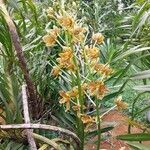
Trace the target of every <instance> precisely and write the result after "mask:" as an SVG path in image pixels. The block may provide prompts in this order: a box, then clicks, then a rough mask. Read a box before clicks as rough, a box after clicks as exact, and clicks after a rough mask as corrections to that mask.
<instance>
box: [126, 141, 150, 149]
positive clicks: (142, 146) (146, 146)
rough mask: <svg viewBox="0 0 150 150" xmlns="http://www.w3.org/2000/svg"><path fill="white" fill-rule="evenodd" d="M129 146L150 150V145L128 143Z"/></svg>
mask: <svg viewBox="0 0 150 150" xmlns="http://www.w3.org/2000/svg"><path fill="white" fill-rule="evenodd" d="M127 144H128V145H130V146H131V147H132V148H135V149H138V150H150V145H145V144H140V143H137V142H128V143H127Z"/></svg>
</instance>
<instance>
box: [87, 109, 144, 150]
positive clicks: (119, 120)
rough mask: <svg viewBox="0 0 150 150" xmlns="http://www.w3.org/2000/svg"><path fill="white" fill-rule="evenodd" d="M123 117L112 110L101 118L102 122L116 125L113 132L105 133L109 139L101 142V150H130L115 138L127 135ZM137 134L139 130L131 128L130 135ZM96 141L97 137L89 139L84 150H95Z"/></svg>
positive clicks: (126, 125) (126, 126)
mask: <svg viewBox="0 0 150 150" xmlns="http://www.w3.org/2000/svg"><path fill="white" fill-rule="evenodd" d="M124 117H125V116H124V115H123V114H121V113H120V112H118V111H116V110H114V111H111V112H110V113H109V114H107V115H105V116H104V117H103V118H102V121H103V122H113V123H115V124H116V125H115V127H114V129H113V130H111V131H109V132H108V133H107V134H108V135H109V136H110V137H109V138H108V139H107V140H105V141H103V142H101V150H131V148H129V146H128V145H127V144H126V143H125V142H124V141H121V140H117V139H116V138H115V137H116V136H117V135H121V134H127V130H128V124H127V123H125V121H123V120H124ZM139 132H141V130H140V129H137V128H132V133H139ZM105 134H106V133H105ZM96 139H97V137H95V138H93V139H90V141H89V142H88V143H87V144H86V148H85V150H96V144H93V142H94V141H95V140H96Z"/></svg>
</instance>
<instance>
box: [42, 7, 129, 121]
mask: <svg viewBox="0 0 150 150" xmlns="http://www.w3.org/2000/svg"><path fill="white" fill-rule="evenodd" d="M47 14H48V16H49V17H50V18H52V19H54V20H55V21H56V24H57V27H56V26H53V29H50V30H48V31H47V34H46V35H45V36H44V37H43V41H44V43H45V44H46V46H48V47H52V46H54V45H55V44H56V43H57V44H59V45H60V46H61V48H62V52H60V53H59V57H58V58H57V59H56V61H57V65H56V66H54V67H53V69H52V72H51V73H52V75H53V76H58V75H60V73H61V70H62V69H65V71H71V72H72V73H76V72H77V70H78V73H79V74H80V73H81V71H80V66H81V63H83V64H84V65H89V67H90V68H91V69H92V73H93V75H94V74H95V73H97V74H98V75H102V78H101V80H93V81H88V82H86V81H83V83H82V79H81V85H80V86H81V88H79V85H78V86H75V87H73V88H72V89H71V90H69V91H60V92H59V94H60V97H61V98H60V101H59V102H60V104H65V107H66V111H69V110H70V108H72V110H74V111H75V112H76V113H77V116H78V117H79V118H80V119H81V120H82V122H83V124H90V123H93V122H95V121H96V119H95V117H91V116H90V115H87V114H86V113H84V111H82V112H81V104H80V101H78V99H79V92H80V93H81V94H82V95H83V97H85V94H84V93H88V95H89V96H92V97H94V98H96V99H102V98H103V97H104V96H105V94H106V93H107V92H108V88H107V87H106V85H105V84H104V81H103V79H105V78H107V77H108V76H110V74H111V73H112V72H113V70H112V69H111V68H110V67H109V65H108V64H101V63H100V60H99V57H100V50H99V48H98V47H96V45H97V44H102V43H103V41H104V36H103V35H102V34H101V33H95V34H93V35H92V38H91V43H90V44H91V45H90V46H88V45H85V41H86V38H85V37H86V36H85V32H86V31H87V29H86V28H84V27H82V25H81V24H79V22H78V21H76V19H75V17H74V16H71V15H69V14H67V12H65V11H64V12H62V13H59V14H58V13H55V11H54V10H53V8H51V7H50V8H49V9H48V10H47ZM64 34H67V36H68V37H67V39H66V37H65V36H66V35H65V36H64ZM61 35H63V37H65V40H64V39H63V40H62V41H61V43H62V42H63V44H60V42H59V40H58V36H59V37H61ZM59 39H61V38H59ZM79 45H80V46H79ZM77 46H78V47H80V48H79V50H78V51H79V52H76V50H75V48H76V47H77ZM80 54H81V55H82V56H83V57H80V58H81V59H83V60H82V62H81V61H80V60H78V58H79V57H78V55H80ZM75 59H76V61H75ZM83 76H84V75H83ZM75 80H77V79H75ZM75 82H76V81H75ZM79 90H80V91H79ZM115 103H116V105H117V106H118V109H119V110H120V109H122V108H125V107H126V106H127V105H126V104H125V103H122V101H121V100H120V99H117V100H116V101H115ZM71 104H72V107H70V106H71ZM84 104H85V102H84ZM82 109H83V110H85V109H86V107H85V106H82Z"/></svg>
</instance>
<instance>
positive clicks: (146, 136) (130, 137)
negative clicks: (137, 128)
mask: <svg viewBox="0 0 150 150" xmlns="http://www.w3.org/2000/svg"><path fill="white" fill-rule="evenodd" d="M117 139H119V140H124V141H150V133H136V134H126V135H119V136H117Z"/></svg>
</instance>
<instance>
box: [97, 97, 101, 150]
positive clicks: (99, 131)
mask: <svg viewBox="0 0 150 150" xmlns="http://www.w3.org/2000/svg"><path fill="white" fill-rule="evenodd" d="M99 113H100V112H99V100H98V99H96V114H97V128H98V130H97V132H98V143H97V150H99V149H100V142H101V124H100V123H101V122H100V117H99V116H100V114H99Z"/></svg>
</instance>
